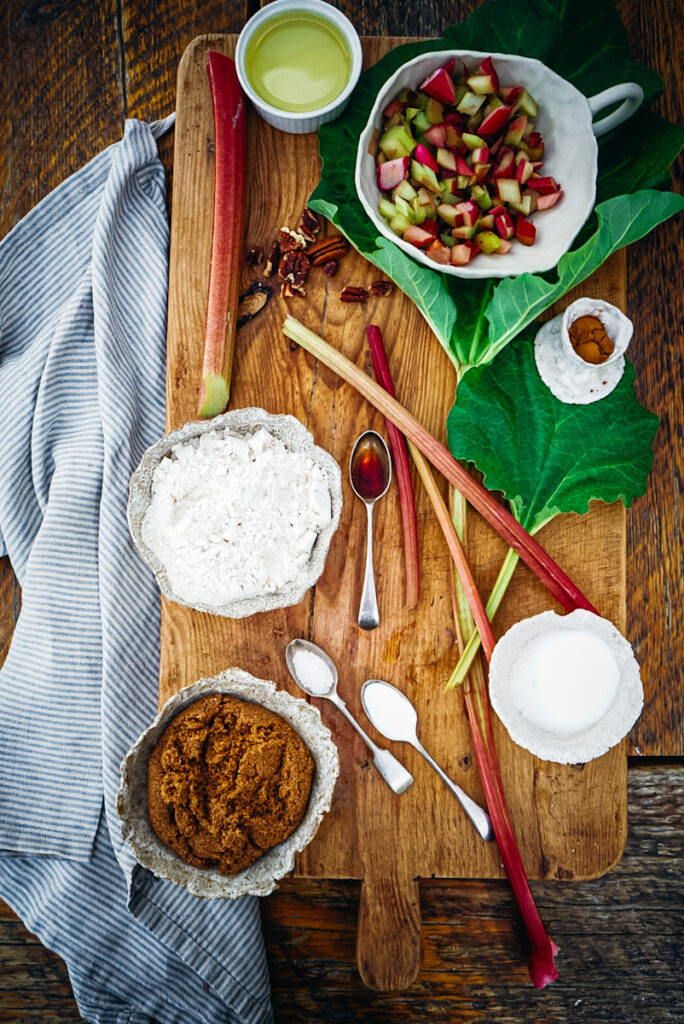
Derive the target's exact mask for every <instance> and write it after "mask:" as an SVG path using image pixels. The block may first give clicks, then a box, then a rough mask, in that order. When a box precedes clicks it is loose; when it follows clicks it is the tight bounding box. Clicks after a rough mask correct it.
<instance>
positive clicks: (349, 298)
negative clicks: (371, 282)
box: [340, 285, 368, 302]
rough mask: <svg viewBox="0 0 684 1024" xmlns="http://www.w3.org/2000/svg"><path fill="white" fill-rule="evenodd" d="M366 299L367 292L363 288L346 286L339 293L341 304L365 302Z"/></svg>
mask: <svg viewBox="0 0 684 1024" xmlns="http://www.w3.org/2000/svg"><path fill="white" fill-rule="evenodd" d="M367 298H368V292H367V291H366V289H365V288H355V287H354V286H353V285H347V287H346V288H343V289H342V291H341V292H340V299H341V301H342V302H365V301H366V299H367Z"/></svg>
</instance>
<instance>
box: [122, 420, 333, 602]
mask: <svg viewBox="0 0 684 1024" xmlns="http://www.w3.org/2000/svg"><path fill="white" fill-rule="evenodd" d="M260 427H264V428H265V429H266V430H268V431H269V433H271V434H273V436H274V437H277V438H278V439H279V440H280V441H282V442H283V444H284V445H285V447H286V448H288V449H289V450H291V451H298V452H302V453H303V454H305V455H307V456H308V457H309V458H311V459H312V460H313V461H314V462H315V464H316V465H317V466H318V467H319V469H320V470H321V472H322V473H323V475H324V477H325V479H326V482H327V484H328V489H329V491H330V504H331V520H330V523H329V524H328V526H326V527H325V529H323V530H321V531H320V533H319V534H318V536H317V538H316V540H315V541H314V545H313V548H312V549H311V555H310V557H309V560H308V562H307V563H306V564H305V565H304V566H303V567H302V569H301V572H300V573H299V576H298V577H297V578H296V579H295V580H293V581H292V582H291V583H289V584H287V586H285V587H283V588H281V589H280V590H276V591H274V592H272V593H268V594H263V595H260V596H257V597H249V598H241V599H238V600H235V601H230V602H228V603H226V604H222V605H214V604H209V603H202V602H199V601H192V602H190V601H186V600H185V599H184V598H182V597H181V596H179V595H178V594H176V593H175V592H174V589H173V587H172V585H171V583H170V581H169V576H168V573H167V571H166V568H165V566H164V564H163V563H162V561H161V559H159V558H158V556H157V555H156V554H155V553H154V551H152V550H151V549H150V548H149V547H148V546H147V544H146V543H145V541H144V540H143V536H142V527H143V520H144V518H145V513H146V512H147V509H148V506H149V504H150V500H151V498H152V478H153V475H154V471H155V469H156V468H157V466H158V465H159V463H160V462H161V461H162V459H164V458H169V457H171V456H172V451H173V448H174V446H175V445H177V444H184V443H192V442H193V441H194V439H195V438H198V437H201V436H202V434H206V433H209V432H213V431H217V432H225V433H229V434H233V435H235V436H238V437H248V436H250V435H251V434H253V433H254V432H255V431H256V430H258V429H259V428H260ZM341 512H342V471H341V469H340V467H339V466H338V464H337V462H336V461H335V459H334V458H333V457H332V455H330V454H329V453H328V452H326V451H325V450H324V449H323V448H319V447H318V446H317V445H315V444H314V439H313V435H312V434H311V433H310V432H309V431H308V430H307V429H306V427H305V426H304V425H303V424H302V423H300V422H299V420H297V419H295V417H294V416H287V415H274V414H273V413H268V412H265V410H264V409H258V408H252V407H250V408H246V409H234V410H232V411H231V412H225V413H223V414H222V415H220V416H215V417H214V418H213V419H211V420H200V421H197V422H192V423H186V424H185V426H184V427H181V428H180V429H179V430H174V431H173V432H172V433H170V434H165V435H164V437H162V438H160V439H159V441H157V442H156V443H155V444H153V445H152V447H151V448H148V449H147V451H146V452H145V454H144V455H143V457H142V460H141V462H140V465H139V466H138V468H137V469H136V471H135V472H134V474H133V476H132V477H131V482H130V488H129V498H128V526H129V530H130V533H131V537H132V538H133V543H134V544H135V546H136V548H137V549H138V552H139V553H140V555H141V557H142V558H143V559H144V560H145V561H146V562H147V564H148V565H149V566H150V568H151V569H152V571H153V573H154V575H155V577H156V580H157V583H158V584H159V588H160V590H161V592H162V594H164V596H165V597H168V598H169V600H171V601H175V603H176V604H182V605H185V606H186V607H189V608H196V609H197V610H198V611H201V612H208V613H209V614H211V615H223V616H225V617H227V618H231V619H241V618H245V617H246V616H248V615H254V614H255V613H257V612H264V611H272V610H273V609H274V608H287V607H289V606H290V605H294V604H299V602H300V601H302V600H303V599H304V597H305V596H306V594H307V592H308V590H309V589H310V588H311V587H313V586H314V584H315V583H316V582H317V581H318V580H319V578H320V577H321V575H322V573H323V570H324V568H325V560H326V558H327V555H328V549H329V548H330V541H331V540H332V537H333V534H334V533H335V531H336V529H337V527H338V526H339V522H340V515H341Z"/></svg>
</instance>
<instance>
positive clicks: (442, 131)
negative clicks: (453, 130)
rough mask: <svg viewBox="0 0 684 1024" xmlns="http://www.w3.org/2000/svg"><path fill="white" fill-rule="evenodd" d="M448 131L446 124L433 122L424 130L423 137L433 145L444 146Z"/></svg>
mask: <svg viewBox="0 0 684 1024" xmlns="http://www.w3.org/2000/svg"><path fill="white" fill-rule="evenodd" d="M446 132H447V125H446V124H444V123H442V124H433V125H430V127H429V128H428V129H427V130H426V131H424V132H423V138H424V139H425V141H426V142H429V143H430V145H431V146H436V147H439V146H444V145H445V144H446Z"/></svg>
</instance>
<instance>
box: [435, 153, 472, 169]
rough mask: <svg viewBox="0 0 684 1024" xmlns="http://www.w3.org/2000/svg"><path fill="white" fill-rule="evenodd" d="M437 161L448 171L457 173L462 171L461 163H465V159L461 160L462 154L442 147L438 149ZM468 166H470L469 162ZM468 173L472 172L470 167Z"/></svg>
mask: <svg viewBox="0 0 684 1024" xmlns="http://www.w3.org/2000/svg"><path fill="white" fill-rule="evenodd" d="M437 163H438V164H439V166H440V167H441V168H443V170H445V171H447V172H448V173H450V174H457V173H460V172H459V170H458V167H459V164H460V163H465V161H464V160H461V158H460V156H459V157H457V156H456V155H455V154H454V153H453V151H452V150H450V149H442V148H440V149H438V150H437ZM466 167H468V165H467V164H466ZM468 173H469V174H472V171H471V169H470V168H468Z"/></svg>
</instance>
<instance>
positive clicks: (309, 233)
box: [299, 206, 321, 242]
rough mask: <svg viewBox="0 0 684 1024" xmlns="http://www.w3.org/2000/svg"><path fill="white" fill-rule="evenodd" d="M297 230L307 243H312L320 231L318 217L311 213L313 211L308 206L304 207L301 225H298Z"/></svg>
mask: <svg viewBox="0 0 684 1024" xmlns="http://www.w3.org/2000/svg"><path fill="white" fill-rule="evenodd" d="M299 230H300V233H301V234H302V235H304V238H306V240H307V242H314V241H315V240H316V235H317V234H318V232H319V231H320V230H321V225H320V222H319V220H318V217H317V216H316V214H315V213H314V212H313V210H310V209H309V207H308V206H305V207H304V212H303V213H302V223H301V224H300V225H299Z"/></svg>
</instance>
